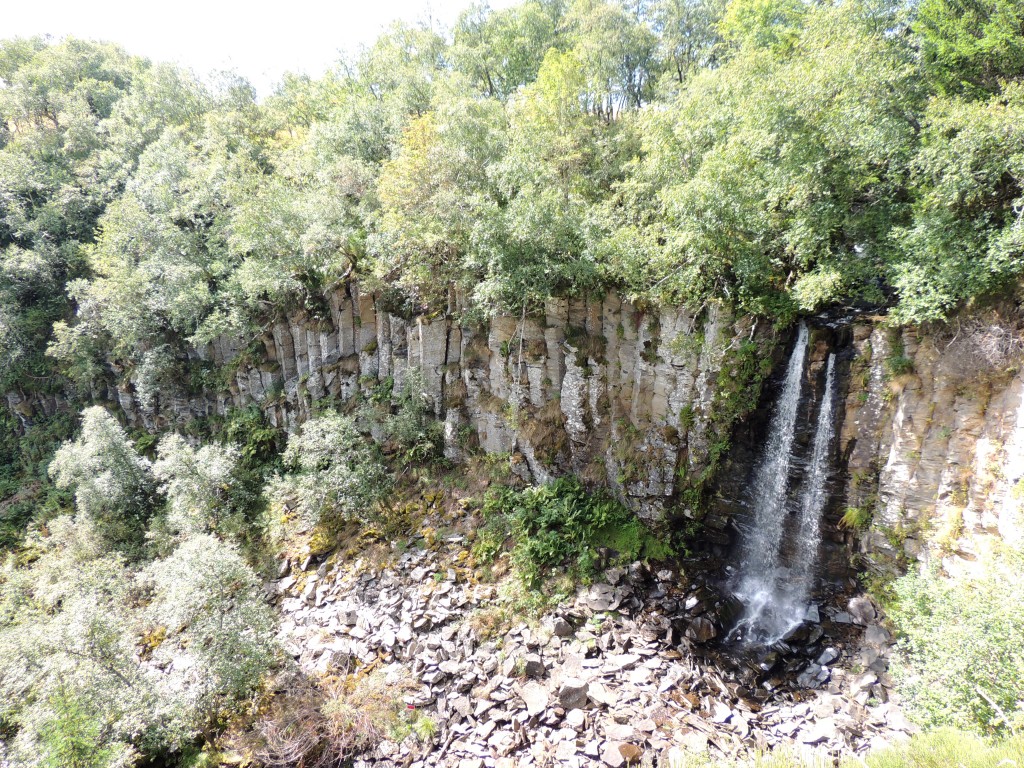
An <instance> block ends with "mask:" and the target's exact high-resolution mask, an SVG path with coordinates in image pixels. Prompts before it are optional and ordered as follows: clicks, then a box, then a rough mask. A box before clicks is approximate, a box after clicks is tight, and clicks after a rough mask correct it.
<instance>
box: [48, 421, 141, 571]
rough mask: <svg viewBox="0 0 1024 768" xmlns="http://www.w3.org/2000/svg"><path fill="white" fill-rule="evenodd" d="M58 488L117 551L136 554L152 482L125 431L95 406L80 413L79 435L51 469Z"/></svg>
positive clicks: (65, 448) (54, 462) (66, 445)
mask: <svg viewBox="0 0 1024 768" xmlns="http://www.w3.org/2000/svg"><path fill="white" fill-rule="evenodd" d="M50 476H51V477H53V480H54V483H55V484H56V485H57V487H58V488H71V489H73V490H74V493H75V509H76V511H77V513H78V514H79V515H81V516H83V517H85V518H88V519H89V520H90V521H91V523H92V524H93V525H94V526H95V528H96V530H97V531H98V532H99V534H100V535H101V536H102V537H103V538H104V539H105V540H106V541H107V542H108V543H109V544H110V545H111V546H114V547H117V548H121V549H124V550H126V551H131V552H133V553H135V552H137V551H138V549H139V547H140V546H141V543H142V537H143V534H144V532H145V528H146V523H147V521H148V519H149V514H150V511H151V502H152V496H153V490H154V488H153V478H152V475H151V473H150V466H149V462H148V461H146V460H145V459H143V458H142V457H140V456H139V454H138V453H137V452H136V451H135V447H134V445H133V444H132V442H131V440H129V439H128V435H126V434H125V431H124V429H122V428H121V425H120V424H118V423H117V420H116V419H114V417H113V416H111V415H110V414H109V413H107V412H106V411H105V410H104V409H103V408H100V407H99V406H93V407H91V408H86V409H85V410H84V411H82V432H81V434H80V435H79V437H78V439H77V440H74V441H69V442H66V443H64V444H63V445H62V446H61V447H60V448H59V449H58V450H57V453H56V454H55V455H54V457H53V462H52V463H51V464H50Z"/></svg>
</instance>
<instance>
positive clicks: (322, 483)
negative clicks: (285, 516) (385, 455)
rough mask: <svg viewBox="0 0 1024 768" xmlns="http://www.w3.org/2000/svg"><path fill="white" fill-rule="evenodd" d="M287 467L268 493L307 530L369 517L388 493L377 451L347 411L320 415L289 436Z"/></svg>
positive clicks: (388, 482)
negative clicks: (292, 511) (291, 511)
mask: <svg viewBox="0 0 1024 768" xmlns="http://www.w3.org/2000/svg"><path fill="white" fill-rule="evenodd" d="M284 465H285V468H286V470H287V471H286V472H285V474H284V475H281V476H279V477H277V478H276V479H274V480H273V481H272V483H271V485H270V488H269V493H270V496H271V497H272V498H273V499H274V500H275V502H276V503H277V504H279V505H282V506H283V507H285V508H286V509H294V510H295V512H296V514H297V515H298V517H299V520H300V521H301V522H302V524H303V525H304V526H305V530H309V529H312V528H315V527H317V526H320V525H328V526H330V525H332V524H337V523H340V522H342V521H344V520H345V519H355V520H360V519H363V520H369V519H372V516H373V514H374V510H373V507H374V505H375V504H376V503H378V502H382V501H383V500H384V498H385V496H386V495H387V493H388V490H389V485H390V478H389V475H388V473H387V471H386V469H385V467H384V464H383V462H382V461H381V459H380V458H379V455H378V453H377V447H376V446H375V445H374V444H373V443H371V442H369V441H367V440H366V439H365V438H364V437H363V436H362V435H361V434H360V433H359V430H358V429H357V428H356V423H355V421H354V420H353V419H351V418H350V417H348V416H342V415H340V414H337V413H328V414H324V415H323V416H320V417H318V418H315V419H311V420H310V421H307V422H306V423H305V424H304V425H303V426H302V431H301V432H299V433H297V434H294V435H292V436H291V437H289V438H288V448H287V449H286V450H285V452H284Z"/></svg>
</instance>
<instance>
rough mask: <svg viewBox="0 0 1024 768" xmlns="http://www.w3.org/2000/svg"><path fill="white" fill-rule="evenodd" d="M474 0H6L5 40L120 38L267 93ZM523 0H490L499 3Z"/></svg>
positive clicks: (143, 52) (1, 20) (2, 4)
mask: <svg viewBox="0 0 1024 768" xmlns="http://www.w3.org/2000/svg"><path fill="white" fill-rule="evenodd" d="M470 2H471V0H336V1H335V2H323V1H320V0H279V1H278V2H276V3H270V2H267V1H266V0H250V2H243V1H242V0H158V1H154V0H0V38H6V37H15V36H21V37H26V36H30V35H38V34H49V35H52V36H53V37H54V38H61V37H64V36H67V35H74V36H75V37H83V38H89V39H94V40H106V41H110V42H115V43H120V44H121V45H122V46H124V47H125V48H126V49H127V50H128V52H129V53H133V54H137V55H140V56H146V57H148V58H150V59H153V60H154V61H172V62H176V63H178V64H181V65H184V66H186V67H190V68H191V69H193V70H195V72H196V73H197V74H199V75H201V76H205V75H207V74H209V73H210V72H211V71H213V70H223V69H233V70H235V71H237V72H238V73H239V74H241V75H243V76H244V77H246V78H248V79H249V81H250V82H252V84H253V85H255V86H256V89H257V90H258V91H259V93H260V95H261V96H265V95H267V94H268V93H269V92H270V91H271V88H272V86H273V84H274V83H275V82H277V81H278V80H279V79H280V78H281V75H282V74H283V73H284V72H287V71H291V72H305V73H307V74H310V75H314V76H315V75H319V74H321V73H323V72H324V71H325V70H326V69H327V67H328V66H330V65H331V64H332V63H333V62H334V61H336V60H337V59H338V57H339V53H340V52H341V51H354V50H356V48H357V47H358V46H360V45H368V44H370V43H372V42H373V40H374V39H375V38H376V37H377V35H378V34H380V32H382V31H383V30H384V29H385V28H386V27H387V26H388V25H389V24H390V23H391V22H392V21H394V20H396V19H401V20H403V21H410V22H412V21H421V20H425V19H433V20H435V21H437V22H440V24H442V25H444V26H446V27H450V26H451V25H452V23H453V22H454V21H455V19H456V18H457V17H458V15H459V12H460V11H462V10H463V9H464V8H465V7H467V6H468V5H469V4H470ZM514 3H515V0H490V5H491V7H492V8H504V7H508V6H510V5H513V4H514Z"/></svg>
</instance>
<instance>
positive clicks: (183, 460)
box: [153, 434, 239, 534]
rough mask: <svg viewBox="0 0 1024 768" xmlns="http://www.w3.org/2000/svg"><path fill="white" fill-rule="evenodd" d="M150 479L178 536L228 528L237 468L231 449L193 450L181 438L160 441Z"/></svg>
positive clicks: (203, 448)
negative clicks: (156, 484)
mask: <svg viewBox="0 0 1024 768" xmlns="http://www.w3.org/2000/svg"><path fill="white" fill-rule="evenodd" d="M157 452H158V458H157V461H156V462H155V463H154V464H153V475H154V476H155V477H156V479H157V480H159V481H160V491H161V492H162V493H163V494H164V495H165V496H166V497H167V507H168V523H169V526H170V528H171V529H172V531H174V532H176V533H181V534H192V533H206V532H208V531H216V532H224V530H223V529H225V528H231V527H232V526H231V525H230V522H231V518H232V517H233V514H232V513H233V510H232V508H231V501H232V499H231V493H230V492H231V486H232V484H233V479H234V473H235V469H236V467H237V465H238V455H239V452H238V449H237V448H235V447H234V446H229V447H221V446H218V445H206V446H203V447H202V448H198V449H196V448H193V447H192V446H190V445H189V444H188V443H186V442H185V440H184V438H182V437H181V435H176V434H170V435H166V436H165V437H164V438H163V439H161V440H160V444H159V446H158V447H157Z"/></svg>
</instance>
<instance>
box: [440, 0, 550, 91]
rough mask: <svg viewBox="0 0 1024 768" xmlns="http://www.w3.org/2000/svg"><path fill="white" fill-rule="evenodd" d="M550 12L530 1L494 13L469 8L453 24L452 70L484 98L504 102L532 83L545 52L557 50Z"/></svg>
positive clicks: (479, 7)
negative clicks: (468, 79)
mask: <svg viewBox="0 0 1024 768" xmlns="http://www.w3.org/2000/svg"><path fill="white" fill-rule="evenodd" d="M551 11H552V9H551V8H550V7H549V8H545V7H544V5H542V4H541V3H540V2H536V0H528V2H525V3H522V4H520V5H516V6H513V7H512V8H507V9H503V10H500V11H492V10H491V9H490V8H489V7H488V6H487V5H486V4H476V5H474V6H471V7H470V8H468V9H467V10H465V11H463V13H462V15H461V16H459V20H458V21H457V22H456V24H455V30H454V38H455V40H454V43H453V44H452V46H451V48H450V51H449V56H450V57H451V60H452V64H453V66H454V67H455V69H456V70H458V71H460V72H463V73H465V74H466V76H468V77H469V78H470V80H471V81H472V82H473V84H474V85H475V86H476V87H477V88H478V89H479V90H480V91H481V92H482V93H484V94H485V95H487V96H488V97H491V98H496V99H499V100H502V101H504V100H506V99H508V98H509V97H510V96H511V95H512V94H513V93H515V92H516V90H518V89H519V88H520V87H522V86H524V85H528V84H529V83H531V82H533V80H534V79H535V78H536V77H537V72H538V71H539V70H540V65H541V63H542V62H543V61H544V55H545V53H547V51H548V49H549V48H552V47H557V46H558V45H559V42H560V41H559V38H558V35H557V34H556V30H555V17H554V15H553V14H552V12H551Z"/></svg>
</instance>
